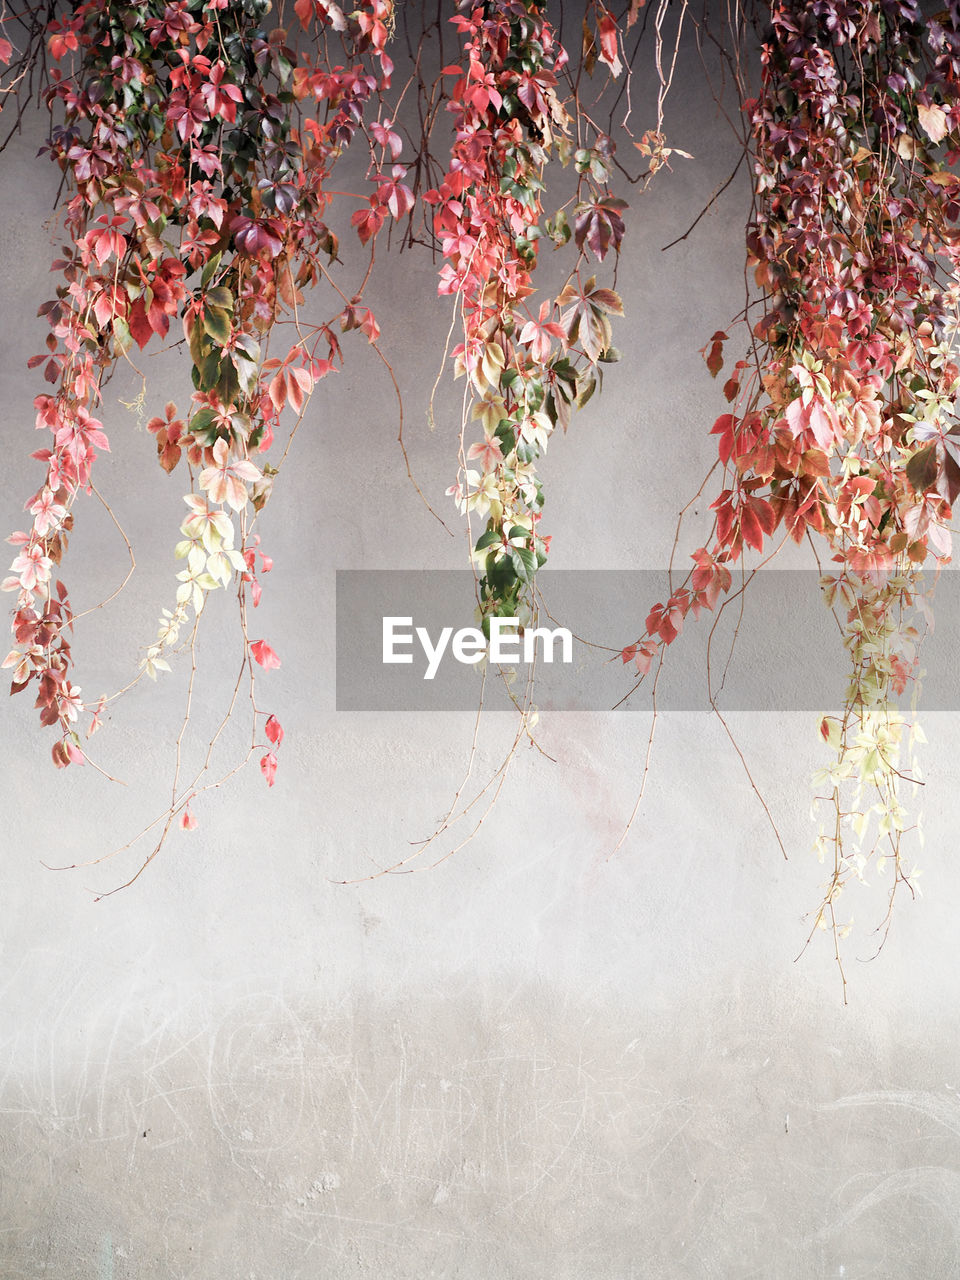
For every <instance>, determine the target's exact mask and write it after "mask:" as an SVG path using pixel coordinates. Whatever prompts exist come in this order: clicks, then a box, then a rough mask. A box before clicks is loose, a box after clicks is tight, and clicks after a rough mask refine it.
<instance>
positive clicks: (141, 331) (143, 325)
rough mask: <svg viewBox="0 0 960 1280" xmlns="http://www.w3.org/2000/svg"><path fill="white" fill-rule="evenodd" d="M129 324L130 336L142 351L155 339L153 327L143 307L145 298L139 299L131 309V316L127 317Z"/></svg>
mask: <svg viewBox="0 0 960 1280" xmlns="http://www.w3.org/2000/svg"><path fill="white" fill-rule="evenodd" d="M127 324H128V325H129V326H130V334H131V336H132V338H133V340H134V342H135V343H136V344H137V346H138V347H140V349H141V350H143V348H144V347H145V346H146V345H147V343H148V342H149V341H150V339H151V338H152V337H153V325H152V324H151V323H150V320H149V317H148V316H147V309H146V307H145V306H144V305H143V298H137V300H136V302H134V304H133V306H132V307H131V308H130V314H129V315H128V316H127Z"/></svg>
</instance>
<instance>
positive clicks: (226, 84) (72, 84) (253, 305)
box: [0, 0, 409, 826]
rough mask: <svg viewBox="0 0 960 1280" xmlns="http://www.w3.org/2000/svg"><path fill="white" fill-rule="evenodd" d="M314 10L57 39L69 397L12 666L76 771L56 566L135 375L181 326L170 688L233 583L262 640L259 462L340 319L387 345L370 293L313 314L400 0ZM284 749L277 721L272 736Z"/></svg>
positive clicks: (305, 0)
mask: <svg viewBox="0 0 960 1280" xmlns="http://www.w3.org/2000/svg"><path fill="white" fill-rule="evenodd" d="M295 10H296V20H297V22H298V25H299V27H300V28H301V30H300V31H299V33H298V35H297V38H296V40H295V41H294V40H290V39H288V33H287V31H286V29H285V28H284V27H283V26H280V25H277V26H271V27H269V28H268V27H266V26H265V25H264V22H265V19H266V17H267V15H268V14H269V13H270V11H271V4H270V0H242V2H240V3H234V2H227V0H171V2H170V3H167V2H166V0H147V3H145V4H143V5H139V6H136V7H131V6H128V5H119V4H114V3H110V2H109V0H88V3H85V4H82V5H80V6H78V7H77V8H76V9H74V10H73V11H72V12H71V16H70V17H69V18H65V19H54V20H52V21H51V22H50V24H49V26H48V30H47V37H48V45H49V54H50V57H51V58H52V60H53V62H54V63H55V64H56V65H55V66H54V67H53V70H52V73H51V77H50V80H51V82H50V87H49V90H48V93H47V98H48V102H49V105H50V107H51V110H52V111H54V112H55V118H57V120H58V122H57V123H56V124H55V126H54V128H53V131H52V134H51V137H50V140H49V147H48V150H49V153H50V155H51V156H52V158H53V159H54V160H55V161H56V162H57V163H58V165H59V166H60V168H61V170H62V171H63V175H64V187H65V193H66V194H65V197H64V202H63V207H64V209H65V217H64V225H65V229H66V231H67V233H68V235H69V243H68V244H67V245H66V246H65V247H64V250H63V257H62V258H61V259H60V260H59V261H57V262H55V263H54V269H55V270H57V271H59V272H60V273H61V275H62V284H61V285H60V286H59V287H58V289H57V295H56V297H55V298H54V299H53V300H52V301H50V302H48V303H46V304H45V305H44V306H43V307H41V314H42V315H45V316H46V319H47V321H48V323H49V326H50V334H49V336H48V338H47V342H46V347H47V349H46V351H45V352H43V353H42V354H41V355H38V356H37V357H35V358H34V359H33V360H32V361H31V365H33V366H35V367H40V368H42V370H43V376H44V378H45V380H46V381H47V382H48V383H49V384H51V388H52V389H51V390H50V391H49V392H46V393H43V394H40V395H38V396H37V398H36V402H35V403H36V410H37V427H38V428H40V429H42V430H44V431H45V432H48V433H49V437H48V445H47V447H46V448H43V449H41V450H39V451H37V452H36V453H35V454H34V455H33V456H34V457H35V458H37V459H38V460H39V461H40V462H42V463H43V465H44V469H45V474H44V480H43V483H42V485H41V486H40V488H39V489H38V490H37V492H36V493H35V494H34V495H33V496H32V497H31V498H30V499H29V501H28V503H27V507H28V510H29V512H30V514H31V515H32V516H33V524H32V526H31V528H30V529H29V530H27V531H25V532H19V533H17V534H15V535H14V536H13V539H12V541H14V542H15V543H16V544H17V546H18V552H19V553H18V555H17V557H16V559H15V560H14V562H13V564H12V566H11V575H12V576H10V577H9V578H7V579H6V581H5V582H4V583H3V584H2V585H3V588H4V589H5V590H9V591H13V592H16V596H17V604H16V610H15V614H14V622H13V630H14V635H15V646H16V647H15V648H14V650H13V651H12V652H11V653H10V654H9V655H8V657H7V658H6V660H5V662H4V666H6V667H10V668H13V675H14V685H13V689H14V692H19V691H21V690H23V689H26V688H27V687H28V686H29V685H31V684H32V683H35V684H36V688H37V705H38V707H39V709H40V716H41V720H42V721H43V723H44V724H47V725H51V726H54V727H55V728H56V729H57V730H58V731H59V735H60V736H59V738H58V741H57V743H56V744H55V746H54V749H53V756H54V760H55V762H56V763H57V764H58V765H60V766H64V765H67V764H70V763H83V761H84V758H85V753H84V750H83V747H82V746H81V739H80V736H79V732H78V728H79V725H78V722H79V718H80V715H81V712H82V711H83V710H84V709H85V704H84V703H83V701H82V699H81V696H80V692H81V691H80V690H79V689H78V688H77V687H76V686H75V685H74V684H72V683H71V679H70V671H71V665H70V658H71V655H70V643H69V633H70V629H71V622H72V619H73V613H72V610H71V605H70V599H69V595H68V593H67V589H66V587H65V585H64V584H63V582H62V581H61V580H60V579H59V578H58V577H57V576H56V566H58V565H59V563H60V561H61V558H62V556H63V554H64V551H65V550H66V546H67V540H68V535H69V533H70V530H71V528H72V522H73V507H74V504H75V501H76V499H77V498H78V496H79V495H80V494H81V492H83V491H85V490H86V491H89V490H90V489H91V488H92V484H93V472H94V465H95V461H96V457H97V454H98V452H101V451H106V450H108V449H109V443H108V440H107V436H106V434H105V432H104V429H103V424H102V423H101V422H100V421H99V420H98V419H97V417H95V414H96V412H97V411H98V410H97V406H98V403H99V402H100V400H101V395H102V387H103V385H104V382H105V380H106V379H107V378H108V377H109V376H110V374H111V372H112V371H113V369H114V367H115V366H116V364H117V362H118V361H119V360H121V359H127V360H130V359H131V356H130V353H131V351H134V352H135V349H142V348H144V347H147V346H148V345H149V344H150V343H154V342H163V341H166V340H170V339H172V337H173V333H172V328H173V331H174V332H175V329H176V328H179V327H180V326H181V325H182V335H183V338H184V340H185V342H186V345H187V347H188V349H189V353H190V363H191V374H192V381H193V388H194V390H193V395H192V399H191V403H190V407H189V411H188V412H187V413H185V414H184V415H183V417H180V416H178V412H177V408H176V405H175V404H174V403H172V402H171V403H169V404H168V405H167V407H166V410H165V414H164V416H163V417H159V416H158V417H155V418H153V419H152V420H151V421H150V422H149V424H148V426H149V429H150V432H151V433H152V435H153V436H154V438H155V441H156V447H157V456H158V459H159V462H160V465H161V467H162V468H163V470H164V471H165V472H172V471H174V470H175V469H177V468H178V467H180V469H181V470H184V469H185V470H186V471H187V473H188V481H189V492H188V493H187V494H186V496H185V498H184V501H185V503H186V505H187V508H188V513H187V515H186V517H185V519H184V521H183V524H182V526H181V531H180V532H181V541H180V542H179V544H178V545H177V548H176V554H177V556H178V557H179V558H180V559H181V560H183V561H185V562H186V563H185V567H184V569H183V570H182V571H181V572H180V573H179V574H178V578H179V586H178V588H177V592H176V602H175V607H174V609H172V610H164V611H163V615H162V617H161V619H160V626H159V631H158V633H157V638H156V640H155V641H154V643H153V644H151V645H150V646H149V647H148V648H147V650H146V653H145V656H144V658H143V661H142V663H141V670H142V673H145V674H147V675H149V676H154V677H155V675H156V673H157V671H158V670H165V669H167V662H166V658H165V656H164V655H165V654H166V653H167V652H168V651H169V650H170V649H171V648H173V647H174V646H176V645H177V644H178V641H179V637H180V633H181V631H182V630H183V629H184V628H185V627H186V626H187V624H188V622H189V621H190V618H189V612H188V610H190V609H192V610H193V614H194V619H196V618H198V617H199V614H200V612H201V610H202V608H203V605H204V599H205V596H206V594H207V593H208V592H210V591H212V590H215V589H217V588H219V587H227V586H229V585H230V584H231V583H232V582H236V584H237V589H238V594H239V598H240V604H241V620H242V622H243V624H244V627H245V619H246V612H245V601H246V596H247V594H248V593H249V595H250V598H251V599H252V603H253V605H254V606H256V605H257V604H258V603H259V599H260V592H261V583H260V577H259V575H260V574H262V573H263V572H265V571H267V570H268V569H269V568H270V563H271V562H270V560H269V558H268V557H266V556H264V555H263V554H262V553H261V552H259V551H258V549H257V544H258V543H259V537H258V536H257V535H256V534H255V533H253V532H252V524H253V519H254V518H255V513H256V512H258V511H259V510H260V509H261V507H262V506H263V504H264V503H265V502H266V500H267V498H268V497H269V495H270V491H271V487H272V482H273V475H274V474H275V468H273V467H271V465H270V463H269V462H264V463H263V464H262V465H261V464H258V463H257V462H255V461H254V458H256V457H258V456H259V455H263V454H265V453H266V452H267V450H268V449H269V448H270V445H271V443H272V442H273V436H274V430H275V428H276V427H277V426H278V424H279V420H280V415H281V413H282V411H284V410H285V409H289V410H291V411H292V413H293V414H294V415H295V417H296V418H297V420H298V421H299V419H300V418H301V417H302V414H303V410H304V406H305V403H306V400H307V399H308V397H309V395H310V393H311V392H312V390H313V389H314V387H315V385H316V383H317V382H318V381H319V380H320V379H321V378H323V377H324V376H326V375H327V374H328V373H330V372H331V371H332V370H333V369H334V368H335V363H336V362H338V361H339V360H340V359H341V351H340V344H339V341H338V337H337V334H336V332H335V329H334V325H335V323H336V322H337V321H339V325H340V329H341V330H346V329H362V330H363V331H364V332H365V333H366V334H367V337H368V338H369V339H370V341H374V340H375V338H376V336H377V333H378V329H377V326H376V321H375V319H374V318H373V316H372V314H371V313H370V312H369V310H368V309H367V308H365V307H363V306H362V305H361V296H360V295H361V293H362V287H361V290H360V292H359V293H357V294H355V295H354V296H352V297H347V296H346V295H345V294H343V293H342V291H340V290H339V289H335V306H336V312H335V314H334V315H333V316H332V317H331V319H330V321H329V322H327V323H325V324H322V325H319V326H317V325H314V326H307V325H305V324H304V323H302V321H301V318H300V316H299V313H298V308H299V306H300V304H301V303H302V302H303V293H302V291H303V290H304V289H305V288H307V287H308V286H311V285H314V284H316V283H317V282H319V281H320V280H321V279H322V278H324V277H325V276H327V267H328V265H329V263H330V262H331V261H333V260H334V259H335V258H336V256H337V248H338V246H337V238H336V236H335V235H334V233H333V232H332V231H331V230H330V228H329V226H328V225H327V222H326V220H325V215H326V210H327V207H328V205H329V203H330V201H331V195H330V193H329V192H328V190H327V186H328V179H329V176H330V173H331V171H332V169H333V166H334V164H335V163H336V161H337V159H338V157H339V156H340V155H341V154H342V153H343V151H344V150H345V149H346V148H347V147H348V146H349V144H350V143H351V141H352V140H353V138H354V136H355V135H356V134H357V133H358V131H360V130H361V129H362V128H363V125H364V113H365V111H366V110H367V109H368V107H369V105H370V104H371V103H373V104H376V102H377V101H378V98H379V94H380V92H381V90H383V89H384V88H386V87H387V86H388V85H389V82H390V76H391V72H392V64H391V61H390V59H389V57H388V55H387V53H386V44H387V40H388V34H389V32H388V27H389V24H390V22H391V20H392V8H391V3H390V0H363V3H361V4H360V6H359V7H358V8H357V9H356V11H355V12H354V13H352V14H351V15H350V16H349V17H347V16H346V15H344V13H343V12H342V11H341V10H340V9H339V7H338V6H337V5H336V4H335V3H332V2H331V3H327V2H326V0H297V3H296V5H295ZM281 17H282V15H281ZM337 53H338V54H339V57H337V56H336V54H337ZM4 55H6V58H7V60H8V61H9V59H10V57H11V56H12V50H9V49H0V56H4ZM61 61H63V64H64V65H63V67H61V65H60V64H61ZM68 62H69V63H70V70H67V69H65V68H66V65H67V63H68ZM58 108H59V111H57V109H58ZM367 136H368V138H369V142H370V147H371V174H372V180H373V182H374V183H375V187H376V192H375V195H374V197H373V198H372V200H371V201H370V207H371V210H372V212H373V213H374V215H375V216H376V217H377V218H379V220H380V221H381V222H382V221H383V219H384V218H386V217H387V216H388V215H396V216H399V210H398V207H397V202H398V200H399V199H400V198H401V197H399V196H398V192H403V191H404V190H405V188H404V187H403V186H402V184H401V183H400V182H398V180H397V174H396V172H395V170H393V169H390V171H389V172H387V168H386V166H387V161H386V160H385V156H386V155H387V153H389V163H390V164H391V165H392V162H393V161H394V160H395V159H396V156H397V147H396V143H397V141H398V140H397V139H396V136H395V135H394V134H393V133H392V132H391V131H390V129H389V121H387V122H383V121H380V120H377V121H373V122H371V123H370V125H369V133H368V135H367ZM408 194H409V193H408ZM364 232H365V228H363V229H361V239H368V238H369V236H368V235H366V234H364ZM367 274H369V270H368V271H367ZM328 278H329V277H328ZM284 327H289V328H291V329H292V330H293V333H292V334H291V340H290V342H289V343H288V344H286V345H285V349H284V351H283V354H282V356H279V357H278V356H271V355H270V350H269V344H270V339H271V335H272V334H273V333H274V331H277V332H278V333H282V332H283V329H284ZM131 363H132V361H131ZM258 557H259V565H260V567H259V573H258V569H257V559H258ZM244 638H245V641H246V642H247V645H248V649H249V654H250V657H251V658H252V659H253V660H254V661H255V662H257V663H259V664H260V666H261V667H264V668H267V669H269V668H270V667H271V666H277V665H279V659H277V657H276V654H275V653H274V652H273V650H272V649H271V648H270V646H269V645H267V644H266V642H264V641H256V642H254V643H249V641H248V638H247V635H246V630H244ZM251 670H252V669H251ZM103 707H104V700H103V699H101V700H100V701H99V702H97V703H96V706H95V707H92V706H89V705H88V706H86V709H87V710H93V718H92V721H91V723H90V726H89V731H88V736H89V733H92V732H93V731H95V730H96V728H97V727H98V726H99V724H100V722H101V716H102V712H103ZM280 737H282V729H280V727H279V725H278V724H277V723H276V721H275V719H274V718H272V717H271V718H268V720H267V738H268V743H269V745H270V746H271V747H276V746H277V745H279V740H280ZM276 763H277V762H276V756H275V755H274V753H273V750H268V752H267V754H266V755H265V756H264V757H263V758H262V760H261V768H262V770H263V772H264V774H265V776H266V778H267V781H268V782H269V783H270V784H271V785H272V783H273V776H274V773H275V771H276ZM188 807H189V806H187V808H188ZM187 808H183V809H182V813H183V814H186V812H187ZM184 822H185V825H188V826H189V825H191V824H190V823H186V821H185V818H184Z"/></svg>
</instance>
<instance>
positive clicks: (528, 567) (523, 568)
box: [510, 547, 537, 584]
mask: <svg viewBox="0 0 960 1280" xmlns="http://www.w3.org/2000/svg"><path fill="white" fill-rule="evenodd" d="M510 559H511V561H512V562H513V567H514V569H515V570H516V574H517V577H518V578H519V579H520V581H521V582H526V583H528V584H529V583H531V582H533V579H534V575H535V574H536V572H537V557H536V556H535V555H534V553H533V552H532V551H530V550H529V549H528V548H527V547H514V548H513V550H512V551H511V552H510Z"/></svg>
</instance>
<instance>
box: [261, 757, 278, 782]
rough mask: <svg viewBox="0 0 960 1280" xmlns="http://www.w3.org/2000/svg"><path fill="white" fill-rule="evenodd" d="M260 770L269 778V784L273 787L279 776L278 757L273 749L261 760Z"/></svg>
mask: <svg viewBox="0 0 960 1280" xmlns="http://www.w3.org/2000/svg"><path fill="white" fill-rule="evenodd" d="M260 772H261V773H262V774H263V776H264V777H265V778H266V780H267V786H268V787H272V786H273V784H274V781H275V780H276V776H277V757H276V756H275V755H274V754H273V752H272V751H268V752H267V754H266V755H265V756H263V757H262V758H261V760H260Z"/></svg>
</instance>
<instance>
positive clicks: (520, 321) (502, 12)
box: [424, 0, 626, 618]
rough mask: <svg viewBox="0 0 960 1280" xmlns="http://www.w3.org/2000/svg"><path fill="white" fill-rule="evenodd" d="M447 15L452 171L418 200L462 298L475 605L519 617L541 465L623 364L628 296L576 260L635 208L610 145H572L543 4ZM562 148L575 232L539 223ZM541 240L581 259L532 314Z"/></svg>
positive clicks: (559, 54) (535, 541) (532, 0)
mask: <svg viewBox="0 0 960 1280" xmlns="http://www.w3.org/2000/svg"><path fill="white" fill-rule="evenodd" d="M604 13H606V11H604ZM607 17H609V15H607ZM601 18H602V15H601ZM451 21H452V22H453V23H454V25H455V26H456V28H457V30H458V32H459V34H460V37H461V40H462V42H463V51H462V57H461V60H460V63H459V64H458V65H455V66H451V67H448V68H446V69H445V71H446V73H447V74H450V75H453V76H456V80H455V82H454V85H453V89H452V91H451V95H450V98H451V100H450V104H449V105H450V108H451V111H452V113H453V127H454V142H453V147H452V154H451V160H450V165H449V169H448V170H447V172H446V173H445V174H444V176H443V179H442V181H441V182H440V183H439V185H438V186H437V187H436V188H432V189H430V190H428V191H426V192H425V193H424V200H425V201H426V202H427V203H428V204H430V205H431V206H432V207H433V231H434V233H435V235H436V237H437V240H438V241H439V243H440V246H441V248H442V252H443V255H444V259H445V261H444V264H443V266H442V268H441V272H440V286H439V288H440V293H441V294H448V295H454V296H455V297H456V298H457V300H458V304H459V308H460V311H461V315H462V322H463V341H462V342H461V343H459V344H458V345H457V347H456V348H455V350H454V352H453V359H454V361H455V366H456V371H457V374H458V375H461V374H463V375H465V376H466V377H467V379H468V380H469V385H470V391H471V396H472V417H473V418H474V419H476V420H478V421H479V423H480V425H481V427H482V431H483V436H482V439H480V440H477V441H474V442H473V443H471V444H470V445H469V447H468V448H467V449H466V453H465V454H464V453H463V452H461V467H460V473H459V475H458V479H457V483H456V484H455V485H454V486H452V487H451V489H450V490H449V493H450V494H451V495H452V496H453V497H454V498H455V499H456V501H457V503H458V505H459V507H460V509H461V511H465V512H471V513H475V514H476V515H477V516H478V517H480V518H481V519H482V520H483V521H484V528H483V531H482V532H481V533H480V535H479V537H477V540H476V542H475V545H474V555H475V558H476V560H477V562H478V564H479V566H480V567H481V576H480V583H479V587H480V609H481V614H482V615H483V617H484V618H486V617H489V616H490V615H491V614H494V615H502V616H523V611H524V607H525V601H526V600H528V599H529V596H530V588H531V585H532V583H533V580H534V576H535V574H536V571H537V569H538V568H539V567H540V566H541V565H542V564H543V563H544V562H545V560H546V558H547V553H548V550H549V545H550V538H549V537H545V536H543V535H542V534H541V532H540V529H539V524H540V520H541V513H542V508H543V488H542V484H541V481H540V479H539V478H538V476H537V472H536V463H537V460H538V459H539V458H540V457H541V455H542V454H543V453H544V451H545V450H546V448H547V445H548V443H549V440H550V437H551V435H552V434H553V432H554V430H555V429H556V428H557V427H558V426H559V427H560V428H561V429H562V430H564V431H565V430H566V429H567V426H568V424H569V421H570V415H571V411H572V408H573V406H574V405H575V404H576V405H583V404H585V403H586V402H587V400H589V399H590V397H591V395H592V394H593V392H594V390H595V388H596V387H597V385H598V383H599V381H600V378H601V372H600V365H601V362H606V361H612V360H616V359H617V358H618V355H617V352H616V350H615V349H614V347H613V338H612V332H611V325H610V317H611V316H614V315H622V314H623V307H622V303H621V301H620V298H619V295H618V294H616V293H615V292H614V291H613V290H612V289H608V288H603V287H601V286H600V285H598V283H597V280H596V277H595V276H593V275H589V274H587V272H586V270H583V271H581V267H582V266H583V264H584V262H585V259H586V255H587V254H588V253H590V254H592V256H593V257H595V258H596V259H597V260H598V261H603V259H604V258H605V257H606V256H607V254H608V253H609V252H610V251H611V250H612V251H613V252H614V253H615V254H616V253H619V249H620V242H621V240H622V237H623V232H624V224H623V219H622V216H621V215H622V213H623V210H624V208H625V207H626V205H625V202H624V201H623V200H620V199H618V198H617V197H615V196H614V195H612V194H611V192H610V188H609V180H610V177H611V176H612V164H611V160H610V157H611V148H612V143H611V141H610V139H609V138H608V137H607V136H606V135H603V134H598V135H597V138H596V142H595V145H594V146H593V147H592V148H586V147H581V148H579V149H577V148H575V146H574V144H573V142H572V141H571V138H570V136H569V123H570V116H569V114H568V110H567V106H569V105H570V103H569V101H566V105H565V100H564V99H562V98H561V95H560V93H559V91H558V88H559V84H560V81H559V75H560V73H561V72H562V71H563V69H564V67H565V66H566V64H567V55H566V52H565V51H564V50H563V49H562V48H561V47H560V46H559V45H558V43H557V39H556V35H555V33H554V31H553V28H552V27H551V25H550V22H549V21H548V19H547V16H546V6H545V5H544V4H543V3H541V2H540V0H495V2H494V3H488V4H485V5H482V6H476V7H474V8H473V9H472V10H471V12H470V13H469V14H468V15H463V16H458V17H455V18H453V19H452V20H451ZM611 21H612V20H611ZM602 31H603V32H604V33H605V34H604V35H603V36H602V38H603V40H604V45H603V51H602V53H603V59H604V61H605V62H606V63H607V66H608V67H609V68H610V69H611V70H614V69H616V70H619V68H620V63H619V59H618V58H617V53H616V50H617V40H616V30H615V28H614V29H613V35H612V37H611V35H610V33H609V32H608V29H607V28H606V27H603V28H602ZM611 40H612V42H611ZM614 62H615V63H616V67H615V68H614ZM553 155H556V156H557V157H558V158H559V160H560V162H561V163H562V164H564V165H566V164H569V163H571V162H573V164H574V165H575V168H576V172H577V175H578V186H577V195H576V197H575V198H574V199H573V200H572V201H571V203H572V204H573V205H574V210H573V216H574V224H573V226H572V227H571V225H570V221H569V219H568V217H567V213H566V209H565V208H564V209H561V210H559V211H558V213H557V214H556V215H555V216H554V217H553V218H546V219H544V223H545V225H544V227H541V225H540V222H541V218H543V206H542V200H543V192H544V188H545V184H544V170H545V168H546V166H547V164H548V162H549V160H550V158H551V156H553ZM545 235H547V236H548V237H550V238H552V240H553V241H554V243H556V244H558V245H563V244H566V243H567V242H568V241H570V240H571V238H572V239H573V241H574V244H575V247H576V249H577V251H578V257H577V262H576V264H575V266H574V269H573V270H572V272H571V273H570V276H569V278H568V279H567V281H566V283H565V285H564V287H563V289H562V291H561V292H560V294H559V295H558V296H557V297H556V298H555V299H548V300H545V301H543V302H542V303H541V304H540V306H539V307H538V308H535V309H531V307H530V304H529V301H528V300H529V298H530V295H531V294H532V293H533V291H534V286H533V282H532V276H533V272H534V269H535V267H536V264H537V255H538V248H539V242H540V241H541V239H543V238H544V236H545Z"/></svg>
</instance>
